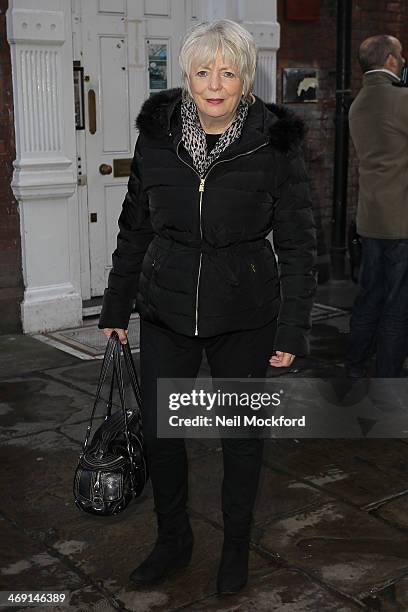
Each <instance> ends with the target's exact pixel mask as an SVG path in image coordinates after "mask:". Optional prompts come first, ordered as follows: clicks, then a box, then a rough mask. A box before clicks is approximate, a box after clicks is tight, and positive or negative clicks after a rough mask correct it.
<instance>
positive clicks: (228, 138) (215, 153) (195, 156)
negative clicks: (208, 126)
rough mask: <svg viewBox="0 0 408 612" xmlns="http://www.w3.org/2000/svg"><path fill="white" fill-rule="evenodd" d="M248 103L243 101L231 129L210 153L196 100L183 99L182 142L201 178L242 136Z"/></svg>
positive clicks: (220, 138) (226, 131) (222, 135)
mask: <svg viewBox="0 0 408 612" xmlns="http://www.w3.org/2000/svg"><path fill="white" fill-rule="evenodd" d="M248 107H249V105H248V103H247V102H244V101H243V100H241V102H240V103H239V104H238V108H237V111H236V116H235V119H234V121H233V122H232V123H231V125H230V126H229V128H228V129H227V130H225V132H223V133H222V134H221V136H220V137H219V139H218V140H217V143H216V145H215V147H214V148H213V149H212V150H211V151H210V153H208V151H207V142H206V138H205V132H204V130H203V128H202V127H201V123H200V119H199V117H198V112H197V106H196V104H195V102H194V100H192V99H191V98H190V99H187V98H183V100H182V103H181V120H182V142H183V145H184V147H185V148H186V149H187V151H188V152H189V154H190V155H191V158H192V160H193V163H194V166H195V167H196V169H197V171H198V173H199V174H200V176H204V174H205V172H206V170H207V168H209V166H210V165H211V164H212V163H213V161H214V160H216V159H217V158H218V157H219V156H220V155H221V153H223V151H225V149H226V148H227V147H228V146H229V145H230V144H231V143H232V142H234V140H237V139H238V138H239V137H240V136H241V132H242V128H243V126H244V121H245V119H246V117H247V114H248Z"/></svg>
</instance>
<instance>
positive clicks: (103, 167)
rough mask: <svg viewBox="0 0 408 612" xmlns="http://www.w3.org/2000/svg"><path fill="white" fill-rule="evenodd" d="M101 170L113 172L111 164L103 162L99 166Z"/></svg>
mask: <svg viewBox="0 0 408 612" xmlns="http://www.w3.org/2000/svg"><path fill="white" fill-rule="evenodd" d="M99 172H100V173H101V174H112V166H111V165H110V164H101V165H100V166H99Z"/></svg>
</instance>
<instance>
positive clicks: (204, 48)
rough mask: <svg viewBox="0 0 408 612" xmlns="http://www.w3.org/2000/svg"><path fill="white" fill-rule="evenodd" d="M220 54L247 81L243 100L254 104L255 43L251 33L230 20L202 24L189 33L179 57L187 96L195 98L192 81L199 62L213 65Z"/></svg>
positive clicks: (184, 90) (244, 82)
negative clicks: (192, 71)
mask: <svg viewBox="0 0 408 612" xmlns="http://www.w3.org/2000/svg"><path fill="white" fill-rule="evenodd" d="M217 51H220V52H221V55H222V58H223V60H224V61H227V62H230V63H231V65H232V66H234V68H235V69H236V70H237V72H238V74H239V77H240V78H241V79H242V81H243V97H244V99H245V100H246V101H247V102H249V103H250V104H253V103H254V102H255V98H254V96H253V94H252V88H253V84H254V79H255V70H256V60H257V50H256V45H255V41H254V39H253V37H252V35H251V34H250V33H249V32H248V30H246V29H245V28H244V27H242V26H241V25H239V23H236V22H235V21H231V20H230V19H221V20H219V21H213V22H203V23H199V24H198V25H196V26H194V27H193V28H192V29H191V30H189V31H188V32H187V34H186V36H185V38H184V40H183V44H182V46H181V50H180V55H179V63H180V67H181V79H182V88H183V93H184V94H188V95H189V96H190V97H191V98H192V97H193V96H192V93H191V89H190V80H189V75H190V71H191V67H192V65H193V64H194V63H196V62H199V63H200V64H203V65H207V64H210V63H211V62H213V61H214V58H215V56H216V54H217Z"/></svg>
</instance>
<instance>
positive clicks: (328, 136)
mask: <svg viewBox="0 0 408 612" xmlns="http://www.w3.org/2000/svg"><path fill="white" fill-rule="evenodd" d="M285 4H286V0H278V21H279V23H280V26H281V47H280V49H279V51H278V74H277V77H278V83H277V84H278V87H277V90H278V91H277V101H278V102H279V103H281V102H283V99H282V73H283V68H287V67H294V68H295V67H296V68H301V67H308V68H310V67H313V68H316V69H317V70H318V75H319V92H318V101H317V102H316V103H305V104H293V105H289V107H291V108H292V109H293V110H294V111H295V112H296V113H297V114H299V115H300V116H301V117H303V118H304V120H305V121H306V124H307V126H308V137H307V143H306V155H307V158H308V166H309V169H310V173H311V178H312V186H313V195H314V206H315V217H316V221H317V224H318V226H319V228H320V231H319V253H320V260H321V262H322V261H325V260H326V261H327V259H328V258H327V255H326V256H325V255H324V254H325V253H327V252H328V250H329V249H330V238H331V217H332V193H333V159H334V113H335V106H336V104H335V88H336V7H337V2H336V1H335V0H321V2H320V19H319V20H318V21H289V20H287V19H286V11H285ZM407 23H408V0H400V1H396V0H394V1H392V2H389V1H387V0H355V1H354V2H353V14H352V96H353V97H354V96H355V95H356V94H357V92H358V90H359V89H360V87H361V80H362V75H361V71H360V67H359V65H358V62H357V51H358V47H359V45H360V43H361V42H362V41H363V40H364V39H365V38H367V37H368V36H372V35H375V34H391V35H393V36H396V37H397V38H399V40H400V41H401V43H402V46H403V48H405V49H407V55H408V31H407V28H406V25H407ZM404 26H405V27H404ZM349 152H350V156H349V173H348V222H347V225H348V224H349V222H350V221H351V220H352V219H353V218H354V215H355V209H356V205H357V198H358V173H357V162H356V158H355V154H354V149H353V146H352V144H351V143H350V149H349ZM321 271H322V270H321ZM326 273H327V269H326ZM321 276H322V278H321V280H324V277H325V273H324V271H323V274H322V275H321Z"/></svg>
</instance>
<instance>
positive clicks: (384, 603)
mask: <svg viewBox="0 0 408 612" xmlns="http://www.w3.org/2000/svg"><path fill="white" fill-rule="evenodd" d="M362 601H363V602H364V603H365V604H366V605H367V606H368V607H369V609H370V611H371V610H380V611H381V612H405V610H408V577H407V576H404V577H403V578H401V579H400V580H397V581H396V582H394V583H393V584H390V585H388V586H387V587H386V588H385V589H382V590H381V591H379V592H378V593H373V594H370V595H369V596H367V597H364V598H363V600H362Z"/></svg>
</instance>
